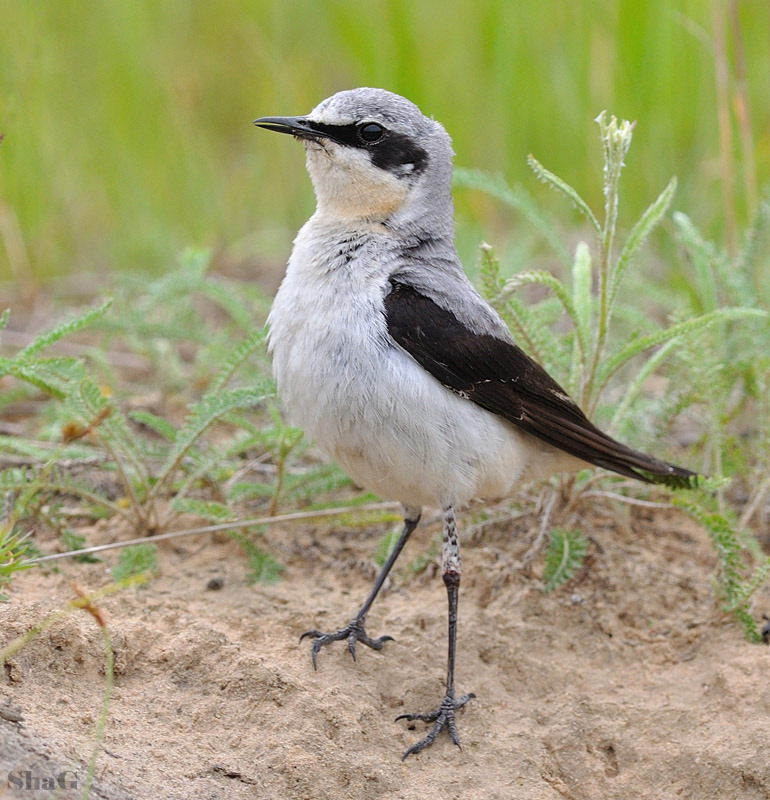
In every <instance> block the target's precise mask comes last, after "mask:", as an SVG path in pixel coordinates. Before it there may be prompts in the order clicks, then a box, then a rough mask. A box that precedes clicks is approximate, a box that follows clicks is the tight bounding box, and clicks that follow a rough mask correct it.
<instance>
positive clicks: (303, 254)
mask: <svg viewBox="0 0 770 800" xmlns="http://www.w3.org/2000/svg"><path fill="white" fill-rule="evenodd" d="M254 124H255V125H257V126H259V127H260V128H263V129H266V130H270V131H275V132H277V133H284V134H289V135H291V136H293V137H294V138H295V139H297V140H299V141H300V142H301V143H302V145H303V146H304V150H305V157H306V166H307V170H308V172H309V174H310V178H311V181H312V184H313V188H314V191H315V196H316V209H315V212H314V213H313V215H312V216H311V217H310V219H309V220H308V221H307V222H306V223H305V225H304V226H303V227H302V228H301V229H300V231H299V233H298V234H297V236H296V239H295V241H294V246H293V249H292V252H291V255H290V257H289V261H288V265H287V268H286V274H285V276H284V278H283V280H282V282H281V284H280V287H279V289H278V292H277V294H276V296H275V299H274V301H273V304H272V307H271V310H270V313H269V315H268V320H267V326H268V347H269V351H270V354H271V356H272V363H273V373H274V377H275V380H276V384H277V388H278V393H279V395H280V397H281V400H282V402H283V405H284V407H285V409H286V412H287V414H288V417H289V421H290V422H291V423H292V424H295V425H297V426H299V427H301V428H302V429H304V431H305V433H306V434H307V436H308V437H309V438H310V439H311V440H312V441H314V442H315V443H316V445H317V446H318V447H319V448H320V449H321V450H322V451H324V452H325V453H326V454H327V456H328V457H330V458H331V459H333V460H335V461H336V462H337V463H338V464H340V466H341V467H342V468H343V469H344V470H345V472H346V473H347V474H348V475H349V476H350V477H351V478H352V479H353V480H354V481H355V482H356V483H357V484H359V485H361V486H363V487H365V488H367V489H369V490H370V491H372V492H374V493H376V494H377V495H379V496H381V497H383V498H388V499H391V500H395V501H398V502H400V503H401V505H402V507H403V519H404V523H403V529H402V532H401V535H400V537H399V539H398V541H397V543H396V545H395V547H394V548H393V550H392V552H391V553H390V556H389V557H388V559H387V561H386V563H385V564H384V565H383V567H382V569H381V571H380V573H379V575H378V576H377V578H376V580H375V583H374V586H373V587H372V590H371V592H370V593H369V595H368V597H367V598H366V599H365V600H364V602H363V604H362V606H361V607H360V609H359V610H358V611H357V612H356V614H355V616H354V617H353V619H352V620H351V621H350V622H349V623H347V624H346V625H343V626H342V627H341V628H340V629H338V630H336V631H328V632H323V631H320V630H315V629H314V630H309V631H306V632H305V633H303V634H302V636H301V640H302V639H305V638H309V639H311V640H312V641H313V645H312V662H313V666H314V668H316V669H317V666H318V665H317V657H318V654H319V652H320V651H321V649H322V648H324V647H326V646H327V645H329V644H331V643H333V642H335V641H346V642H347V645H348V649H349V651H350V654H351V656H352V657H353V659H354V660H355V658H356V644H357V643H360V644H362V645H365V646H366V647H369V648H372V649H373V650H381V649H382V647H383V645H384V644H385V643H386V642H388V641H392V640H393V637H391V636H388V635H382V636H379V637H376V638H374V637H371V636H370V635H369V634H368V633H367V631H366V625H365V623H366V617H367V614H368V613H369V609H370V607H371V605H372V603H373V602H374V600H375V598H376V597H377V594H378V593H379V591H380V589H381V588H382V586H383V584H384V583H385V580H386V579H387V576H388V573H389V572H390V570H391V568H392V567H393V564H394V563H395V562H396V559H397V558H398V557H399V555H400V553H401V552H402V550H403V548H404V546H405V545H406V543H407V541H408V539H409V537H410V536H411V534H412V533H413V531H414V530H415V528H416V527H417V524H418V523H419V521H420V516H421V513H422V509H423V508H424V507H426V506H428V507H431V508H439V509H441V512H442V524H443V536H442V555H441V574H442V579H443V583H444V585H445V588H446V594H447V605H448V631H447V634H448V652H447V677H446V689H445V692H444V697H443V698H441V700H440V703H439V704H438V708H436V709H434V710H432V711H428V712H420V713H409V714H402V715H400V716H399V717H397V720H401V719H404V720H407V721H409V722H412V721H416V720H421V721H424V722H427V723H433V724H432V727H431V728H430V730H428V732H427V735H426V736H425V737H424V738H422V739H421V740H419V741H418V742H416V743H415V744H413V745H412V746H411V747H410V748H409V749H408V750H407V751H406V752H405V753H404V754H403V756H402V758H403V759H406V758H407V757H408V756H412V755H416V754H417V753H420V752H421V751H423V750H424V749H425V748H427V747H429V746H430V745H432V744H433V743H434V742H435V740H436V738H437V736H438V734H439V733H440V732H441V731H442V730H446V731H447V732H448V733H449V736H450V738H451V740H452V742H454V744H456V745H457V746H458V747H459V746H460V737H459V734H458V728H457V715H456V712H457V711H458V710H459V709H461V708H462V707H463V706H465V705H466V703H468V702H469V701H470V700H471V699H473V698H474V697H475V696H476V695H475V694H474V693H473V692H466V693H463V694H460V693H459V692H458V691H457V690H456V689H455V654H456V648H457V625H458V600H459V589H460V581H461V576H462V561H461V557H460V544H459V542H460V539H459V534H458V525H457V516H456V515H457V510H458V509H461V508H462V507H463V506H465V505H466V504H468V503H469V502H470V501H471V500H472V499H474V498H481V499H483V498H501V497H505V496H507V495H509V494H511V493H512V492H513V491H514V489H515V487H516V485H517V484H520V483H522V482H528V481H532V480H535V479H541V478H546V477H550V476H552V475H554V474H557V473H559V472H565V471H576V470H580V469H583V468H585V467H588V466H596V467H602V468H604V469H607V470H611V471H613V472H615V473H619V474H620V475H623V476H626V477H631V478H637V479H639V480H641V481H644V482H648V483H660V484H666V485H668V486H671V487H682V486H689V485H691V483H692V481H693V480H694V479H695V478H696V477H697V474H696V473H695V472H691V471H690V470H688V469H685V468H683V467H680V466H676V465H674V464H669V463H667V462H665V461H662V460H659V459H657V458H654V457H652V456H650V455H647V454H645V453H642V452H639V451H637V450H634V449H632V448H631V447H628V446H626V445H624V444H622V443H620V442H618V441H616V440H615V439H613V438H611V437H610V436H608V435H607V434H605V433H603V432H602V431H601V430H600V429H599V428H597V427H596V426H595V425H594V424H593V423H592V422H590V421H589V419H588V418H587V417H586V415H585V414H584V412H583V411H582V410H581V409H580V407H579V406H578V405H577V404H576V403H575V402H574V401H573V400H572V399H571V398H570V396H569V395H568V393H567V392H566V391H565V390H564V389H563V388H562V387H561V386H560V385H559V384H558V383H557V382H556V380H554V379H553V378H552V377H551V376H550V375H549V374H548V373H547V372H546V370H545V369H544V368H543V367H542V366H540V365H539V364H538V363H537V362H536V361H534V360H533V359H531V358H530V357H529V356H528V355H527V354H526V353H525V352H524V351H523V350H522V349H521V348H520V347H519V346H518V345H517V344H516V342H515V341H514V339H513V337H512V335H511V333H510V331H509V329H508V327H507V326H506V324H505V323H504V321H503V320H502V319H501V317H500V316H499V315H498V313H497V312H496V311H495V310H494V309H493V308H492V307H491V306H490V305H489V304H488V303H487V302H486V301H485V300H484V299H483V298H482V297H481V296H480V295H479V293H478V292H477V291H476V289H475V288H474V287H473V285H472V284H471V282H470V281H469V279H468V278H467V277H466V274H465V272H464V271H463V267H462V265H461V263H460V259H459V257H458V255H457V251H456V248H455V244H454V227H455V223H454V206H453V200H452V193H451V181H452V170H453V157H454V153H453V149H452V142H451V139H450V137H449V135H448V133H447V132H446V130H445V129H444V127H443V126H442V125H441V124H440V123H439V122H438V121H436V120H434V119H432V118H429V117H428V116H426V115H424V114H423V113H422V111H420V109H419V108H418V107H417V106H416V105H415V104H414V103H412V102H411V101H410V100H408V99H406V98H404V97H402V96H400V95H397V94H394V93H392V92H389V91H387V90H385V89H377V88H368V87H362V88H356V89H348V90H344V91H340V92H337V93H336V94H333V95H332V96H331V97H328V98H326V99H325V100H323V101H322V102H321V103H319V104H318V105H317V106H316V107H315V108H314V109H313V110H312V111H311V112H310V113H309V114H306V115H304V116H294V117H260V118H259V119H256V120H254Z"/></svg>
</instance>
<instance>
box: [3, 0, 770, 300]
mask: <svg viewBox="0 0 770 800" xmlns="http://www.w3.org/2000/svg"><path fill="white" fill-rule="evenodd" d="M710 5H711V4H709V3H704V2H702V0H650V2H647V3H632V2H610V3H608V2H600V1H599V0H593V1H590V2H583V3H576V4H570V5H568V6H565V4H564V3H562V2H559V0H543V2H540V3H507V2H503V1H502V0H479V2H477V3H474V4H472V5H469V4H461V3H454V4H449V5H447V4H442V5H440V6H439V4H438V3H436V2H426V1H425V0H423V1H422V2H418V3H406V2H404V0H379V2H373V3H359V4H352V3H347V2H342V0H330V2H327V3H317V2H312V0H299V1H298V2H296V3H289V4H285V3H284V4H278V3H273V2H268V0H257V2H251V0H248V1H247V0H234V2H228V3H224V2H221V0H220V2H216V1H215V2H207V3H193V4H190V3H187V2H182V0H170V1H169V2H164V3H161V4H158V3H153V2H149V0H138V2H134V3H102V4H98V5H97V6H96V7H94V8H92V9H90V11H89V13H88V14H83V13H81V12H82V9H80V7H79V5H77V4H76V3H74V2H72V0H64V2H58V3H10V2H7V3H3V4H2V15H3V23H4V24H3V25H2V28H1V29H0V50H2V52H3V59H2V61H0V133H3V134H5V140H4V142H3V145H2V147H0V279H2V278H5V279H12V280H14V281H17V282H18V283H19V284H21V285H23V286H25V289H26V291H27V293H28V295H29V294H30V293H33V292H34V291H35V287H36V286H37V285H38V283H39V282H40V281H41V280H43V279H44V278H46V277H49V276H64V275H72V274H73V273H77V274H79V273H82V272H87V273H102V274H103V272H104V271H105V269H119V270H129V271H132V272H134V271H137V270H139V271H147V272H156V273H157V272H159V271H160V270H161V269H165V265H167V264H169V263H170V262H171V261H172V260H173V258H174V256H175V254H176V253H177V252H179V251H180V250H181V249H182V248H183V247H186V246H187V245H188V244H190V243H195V244H199V245H203V246H210V247H213V248H214V249H215V250H216V251H217V252H218V253H220V259H221V260H222V262H223V263H228V264H232V263H238V264H240V263H244V262H245V263H247V264H249V266H250V268H251V269H252V270H253V269H254V266H255V265H264V264H265V263H268V264H271V263H273V262H275V263H280V262H281V261H283V259H284V258H285V254H286V251H287V250H288V247H289V243H290V241H291V238H292V237H293V235H294V232H295V231H296V229H297V228H298V227H299V225H300V224H301V223H302V222H303V221H304V220H305V219H306V218H307V216H308V215H309V212H310V210H311V209H312V206H313V201H312V196H311V191H310V185H309V182H308V180H307V177H306V175H305V173H304V169H303V165H302V157H301V154H300V152H299V148H294V147H291V145H290V144H289V143H288V142H285V141H280V142H279V141H277V140H274V139H271V138H269V137H267V136H265V135H263V134H260V133H259V132H258V131H255V130H254V129H253V127H252V126H251V124H250V123H251V120H252V119H253V118H254V117H256V116H258V115H264V114H294V113H303V112H305V111H307V110H309V109H310V108H311V107H312V106H313V105H315V103H317V102H318V101H319V100H320V99H322V98H323V97H326V96H327V95H329V94H330V93H332V92H333V91H336V90H338V89H342V88H348V87H351V86H355V85H377V86H384V87H386V88H389V89H392V90H394V91H397V92H401V93H404V94H406V95H408V96H409V97H411V98H412V99H414V100H415V101H416V102H417V103H418V104H420V105H421V107H422V108H423V109H424V110H425V111H426V112H427V113H429V114H432V115H434V116H435V117H436V118H437V119H439V120H441V121H442V122H443V123H444V124H445V125H446V127H447V129H448V130H449V131H450V133H451V135H452V136H453V138H454V144H455V150H456V152H457V154H458V158H457V161H458V164H459V165H461V166H474V167H478V168H482V169H486V170H496V171H497V170H499V171H501V172H502V173H503V174H504V175H505V176H506V179H507V180H508V182H509V183H511V184H514V185H515V184H517V183H519V182H522V181H528V180H529V175H528V170H527V165H526V161H525V156H526V154H527V153H529V152H537V153H541V154H549V166H550V169H551V170H552V171H554V172H555V173H557V174H559V175H562V176H564V177H565V179H566V180H567V181H568V182H569V183H571V184H572V185H576V186H583V187H592V186H594V185H595V183H594V182H593V180H592V175H593V164H594V162H595V155H596V153H597V149H596V144H595V137H594V133H593V128H592V125H591V124H590V117H591V115H595V114H596V113H598V111H599V110H600V109H602V108H608V107H609V108H612V109H614V110H615V111H616V113H619V114H621V115H622V116H623V117H624V118H626V119H631V120H634V119H638V120H641V121H643V125H642V126H641V127H640V129H639V131H638V144H637V146H636V148H635V151H634V153H633V156H632V158H633V165H634V170H633V173H632V174H630V175H629V176H628V178H627V180H626V181H625V184H624V202H625V203H626V208H628V209H629V211H630V212H631V214H632V215H633V216H638V214H639V213H641V210H642V208H643V207H645V206H646V204H647V198H649V197H650V196H651V195H652V194H653V193H655V192H657V191H659V189H660V187H661V186H663V185H665V183H666V182H667V181H668V179H669V177H670V175H671V174H674V173H676V174H678V175H679V176H680V186H679V195H678V196H679V202H680V203H681V205H682V207H684V208H687V209H688V211H689V213H690V215H691V216H692V217H693V218H694V219H695V220H696V221H697V222H698V224H699V226H700V227H703V228H704V229H705V230H706V231H707V233H708V234H709V235H710V236H713V235H721V233H722V231H723V230H724V228H723V224H722V220H723V219H728V218H731V219H734V220H735V223H734V224H733V225H732V228H733V229H734V226H735V224H737V225H740V224H745V223H746V221H747V220H748V219H749V218H750V217H751V215H752V213H753V211H754V210H755V208H756V198H755V194H756V190H754V189H752V187H753V186H756V184H757V183H758V180H757V176H760V177H761V176H762V175H767V174H768V167H770V140H768V138H767V137H766V136H762V135H761V132H762V131H766V130H767V129H768V126H770V106H768V104H767V103H766V102H765V95H766V87H767V86H768V80H769V79H770V63H768V60H767V58H766V49H767V41H768V38H769V37H770V15H768V14H767V13H766V8H765V6H764V3H763V2H761V0H741V1H740V2H737V3H731V4H725V7H727V5H730V8H732V7H735V8H736V9H737V16H738V18H739V23H740V24H739V26H737V27H736V26H735V25H733V24H732V17H730V16H728V15H727V12H725V14H722V15H717V16H716V17H714V15H713V14H712V12H711V8H710ZM713 5H714V7H715V8H722V6H723V3H722V0H714V3H713ZM720 25H721V27H720ZM736 31H737V32H738V33H739V34H740V38H738V36H737V35H736ZM720 32H721V33H720ZM717 34H719V36H717ZM717 38H718V39H719V41H723V40H724V43H725V44H726V47H722V48H716V47H715V42H716V40H717ZM739 44H740V48H738V45H739ZM41 45H44V46H41ZM330 54H333V55H332V57H330ZM447 54H451V57H447ZM720 59H721V60H720ZM65 65H66V67H65ZM717 67H719V68H720V74H725V75H726V78H727V81H726V83H725V82H724V81H723V82H722V84H720V86H722V87H723V88H722V89H720V90H719V92H718V91H717V83H716V78H715V75H716V71H717ZM741 76H743V77H741ZM733 108H739V109H743V112H742V114H741V116H740V117H736V116H734V114H733V111H732V109H733ZM725 120H726V122H727V125H725V124H724V122H725ZM731 130H732V131H733V137H732V138H730V139H729V140H727V141H725V137H726V136H727V135H728V134H729V133H730V131H731ZM720 131H722V134H721V135H720ZM720 154H722V155H720ZM736 155H737V156H738V159H737V161H735V165H734V166H733V167H730V166H729V164H730V163H732V161H733V158H734V157H735V156H736ZM721 177H724V179H725V180H727V181H728V182H729V184H730V186H731V190H732V192H733V197H734V202H733V204H732V206H731V208H730V215H729V217H728V216H727V215H725V214H724V213H723V212H722V203H721V198H722V195H723V184H722V182H721V181H720V178H721ZM759 182H760V183H761V181H759ZM595 191H596V190H595V189H587V192H588V197H587V199H588V201H589V202H590V203H591V205H592V206H595V205H597V204H598V202H600V201H601V198H600V196H599V195H597V194H596V193H595ZM457 201H458V207H459V212H460V221H461V226H460V235H459V241H460V245H461V248H462V251H463V255H464V257H465V260H466V261H470V260H472V256H473V250H474V248H475V242H476V241H477V240H478V238H479V231H480V230H482V229H483V230H484V231H485V235H486V236H488V237H490V236H492V235H493V234H494V237H493V238H495V240H496V241H498V242H501V243H502V237H503V233H504V231H506V229H507V225H506V223H505V219H504V217H503V216H502V215H501V214H500V213H499V211H498V210H497V209H496V207H495V206H494V205H493V204H491V203H489V202H488V201H486V200H485V199H483V198H481V197H480V196H479V195H477V194H474V193H468V192H459V193H458V194H457ZM522 236H526V234H522V233H521V232H519V231H516V238H515V239H514V241H518V242H521V238H522ZM526 255H527V256H532V255H537V250H535V252H534V253H527V254H526ZM67 285H68V288H69V290H70V291H71V290H72V287H77V285H78V284H77V281H75V280H73V279H70V280H69V281H68V282H67Z"/></svg>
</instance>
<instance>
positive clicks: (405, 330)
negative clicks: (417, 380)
mask: <svg viewBox="0 0 770 800" xmlns="http://www.w3.org/2000/svg"><path fill="white" fill-rule="evenodd" d="M391 286H392V290H391V292H390V293H389V294H388V295H387V296H386V297H385V314H386V320H387V326H388V332H389V333H390V335H391V337H392V338H393V339H394V340H395V341H396V342H397V343H398V344H399V345H400V346H401V347H402V348H404V350H406V351H407V352H408V353H409V354H410V355H411V356H412V357H413V358H414V359H415V360H416V361H417V362H418V363H419V364H420V365H421V366H422V367H423V368H424V369H425V370H427V371H428V372H429V373H430V374H431V375H433V376H434V377H435V378H436V379H437V380H439V381H440V382H441V383H442V384H443V385H444V386H446V387H447V388H448V389H451V390H452V391H454V392H456V393H457V394H459V395H461V396H462V397H466V398H467V399H468V400H470V401H472V402H474V403H476V404H477V405H479V406H481V407H482V408H484V409H486V410H487V411H491V412H492V413H493V414H498V415H499V416H501V417H503V418H504V419H506V420H508V421H509V422H511V423H512V424H514V425H516V426H517V427H519V428H521V429H522V430H525V431H527V432H528V433H531V434H532V435H534V436H536V437H538V438H539V439H541V440H542V441H545V442H548V443H549V444H551V445H553V446H554V447H557V448H559V449H560V450H564V451H565V452H567V453H569V454H570V455H573V456H576V457H577V458H580V459H582V460H583V461H587V462H588V463H589V464H594V465H595V466H598V467H603V468H605V469H609V470H612V471H614V472H617V473H619V474H620V475H625V476H627V477H632V478H638V479H639V480H642V481H646V482H648V483H665V484H667V485H670V486H674V487H684V486H691V485H693V484H694V482H695V481H696V480H697V475H696V473H694V472H691V471H690V470H688V469H684V468H683V467H678V466H675V465H674V464H669V463H667V462H665V461H661V460H659V459H656V458H653V457H652V456H649V455H647V454H645V453H642V452H639V451H638V450H634V449H632V448H630V447H628V446H626V445H624V444H622V443H620V442H618V441H616V440H615V439H613V438H612V437H611V436H608V435H607V434H606V433H603V432H602V431H601V430H599V428H597V427H596V426H595V425H594V424H593V423H592V422H591V421H590V420H589V419H588V418H587V417H586V415H585V414H584V413H583V411H582V410H581V409H580V407H579V406H578V405H577V404H576V403H575V402H574V401H573V400H572V399H571V398H570V397H569V396H568V395H567V393H566V392H565V391H564V389H562V387H561V386H560V385H559V384H558V383H557V382H556V381H555V380H554V379H553V378H552V377H551V376H550V375H549V374H548V373H547V372H546V371H545V370H544V369H543V367H541V366H540V365H539V364H538V363H537V362H535V361H533V360H532V359H531V358H530V357H529V356H528V355H527V354H526V353H525V352H524V351H523V350H522V349H521V348H520V347H518V346H517V345H516V344H514V343H513V342H512V341H506V340H505V339H501V338H499V337H497V336H493V335H491V334H479V333H477V332H474V331H471V330H470V329H469V328H468V327H467V326H466V325H464V324H463V323H462V322H461V321H460V320H459V319H458V318H457V317H456V316H455V315H454V314H453V313H452V312H451V311H448V310H447V309H445V308H443V307H442V306H440V305H438V304H437V303H436V302H435V301H434V300H432V299H431V298H430V297H428V296H426V295H425V294H423V293H422V292H420V291H418V290H417V289H415V288H414V287H413V286H410V285H408V284H405V283H400V282H398V281H395V280H393V281H391Z"/></svg>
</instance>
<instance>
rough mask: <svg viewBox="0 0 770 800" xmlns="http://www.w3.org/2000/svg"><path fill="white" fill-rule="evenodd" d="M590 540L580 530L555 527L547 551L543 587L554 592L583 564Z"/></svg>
mask: <svg viewBox="0 0 770 800" xmlns="http://www.w3.org/2000/svg"><path fill="white" fill-rule="evenodd" d="M587 546H588V542H587V541H586V538H585V536H583V534H582V533H581V532H580V531H572V530H566V529H565V528H554V529H553V530H552V531H551V539H550V542H549V543H548V548H547V549H546V553H545V570H544V572H543V588H544V589H545V591H546V592H552V591H553V590H554V589H557V588H558V587H559V586H562V585H563V584H565V583H567V581H568V580H570V578H572V576H573V575H574V574H575V573H576V572H577V571H578V570H579V569H580V568H581V567H582V566H583V560H584V558H585V554H586V548H587Z"/></svg>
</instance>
